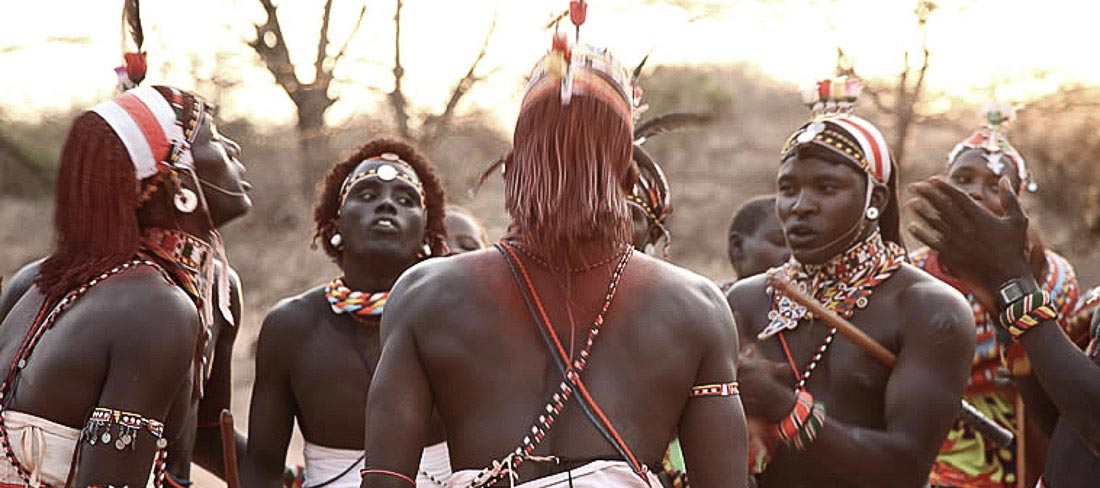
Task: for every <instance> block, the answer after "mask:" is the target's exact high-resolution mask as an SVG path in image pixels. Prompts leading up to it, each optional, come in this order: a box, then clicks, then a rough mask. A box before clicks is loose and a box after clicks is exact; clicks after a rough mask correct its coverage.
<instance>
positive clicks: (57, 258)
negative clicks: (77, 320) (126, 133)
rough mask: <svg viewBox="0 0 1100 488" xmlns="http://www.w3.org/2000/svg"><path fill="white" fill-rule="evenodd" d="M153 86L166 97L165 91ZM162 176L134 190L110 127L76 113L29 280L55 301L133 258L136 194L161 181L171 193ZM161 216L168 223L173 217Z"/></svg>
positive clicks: (187, 99) (130, 169)
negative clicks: (43, 250) (45, 241)
mask: <svg viewBox="0 0 1100 488" xmlns="http://www.w3.org/2000/svg"><path fill="white" fill-rule="evenodd" d="M154 88H155V89H156V90H157V92H159V93H160V94H161V95H162V96H164V97H165V99H170V93H171V89H170V88H167V87H160V86H158V87H154ZM181 93H182V95H183V98H184V104H183V106H185V107H188V106H191V103H192V101H193V100H194V95H192V94H190V93H187V92H182V91H181ZM184 112H186V114H185V115H184V117H191V115H190V111H184ZM184 122H185V123H186V122H187V121H184ZM167 173H168V174H171V173H170V172H167ZM162 174H164V172H158V174H157V175H154V176H152V177H149V178H146V179H145V180H142V181H141V182H140V183H141V186H140V187H139V182H138V181H137V176H136V175H135V172H134V165H133V163H132V162H131V160H130V156H129V153H127V152H126V148H125V146H123V144H122V140H121V139H119V137H118V135H116V134H115V132H114V130H112V129H111V126H110V125H108V124H107V122H106V121H105V120H103V118H101V117H100V116H99V115H98V114H96V113H94V112H92V111H90V110H89V111H86V112H84V113H82V114H80V115H79V116H78V117H77V118H76V120H74V121H73V125H72V127H71V128H70V129H69V134H68V136H67V137H66V138H65V144H64V145H63V146H62V148H61V160H60V164H59V167H58V172H57V186H56V197H55V198H56V204H55V207H54V232H55V248H54V251H53V253H52V254H51V255H50V256H49V257H48V258H47V259H46V260H45V262H43V263H42V268H41V270H40V271H39V273H38V276H37V277H36V278H35V284H36V285H37V286H38V288H39V289H40V290H42V292H43V293H44V294H45V295H46V296H47V297H50V298H59V297H60V296H62V295H63V294H65V293H67V292H69V291H71V290H73V289H75V288H77V287H79V286H81V285H82V284H84V283H86V282H88V281H90V280H91V279H92V278H94V277H95V276H97V275H99V274H101V273H103V272H105V271H108V270H110V269H111V268H114V267H116V266H119V265H121V264H123V263H125V262H127V261H129V260H130V259H131V258H133V257H134V255H135V254H136V253H137V251H138V247H139V246H140V242H141V226H140V223H139V219H138V210H139V209H140V208H142V206H143V204H145V202H143V201H142V200H143V199H142V198H141V196H140V195H139V193H142V194H144V195H146V197H148V196H150V195H151V194H152V192H153V191H156V187H163V186H164V185H163V184H162V183H164V184H167V185H171V186H172V187H173V188H171V189H170V191H163V192H160V193H162V194H167V193H172V192H174V191H175V190H174V185H175V182H174V180H172V179H171V178H161V177H160V176H161V175H162ZM162 180H164V181H162ZM152 196H153V197H155V196H156V195H155V194H152ZM164 198H165V197H163V195H162V196H161V197H160V198H159V199H156V198H154V200H153V201H150V202H148V203H149V204H154V203H155V202H160V203H163V202H165V201H167V200H165V199H164ZM150 206H152V205H150ZM157 210H158V211H159V208H158V209H157ZM166 213H167V214H168V216H169V217H168V218H169V219H171V218H172V217H171V215H174V214H173V213H172V212H171V211H168V212H166Z"/></svg>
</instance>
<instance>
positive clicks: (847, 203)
mask: <svg viewBox="0 0 1100 488" xmlns="http://www.w3.org/2000/svg"><path fill="white" fill-rule="evenodd" d="M866 185H867V177H866V175H865V173H863V172H862V171H860V170H858V169H856V168H855V167H854V166H852V165H849V164H846V163H842V162H833V161H827V160H825V159H822V158H820V157H817V156H812V155H802V156H799V155H795V156H791V157H790V158H787V160H785V161H783V164H782V165H781V166H780V167H779V175H778V178H777V190H778V191H777V195H776V210H777V211H778V215H779V220H780V222H781V224H782V226H783V233H784V235H785V236H786V239H787V245H788V247H789V248H790V250H791V254H792V255H794V257H795V258H797V259H798V260H799V261H800V262H803V263H807V264H820V263H824V262H825V261H827V260H828V259H829V258H831V257H833V256H835V255H837V254H840V253H842V252H844V251H845V250H846V249H847V247H848V246H850V245H851V244H852V243H853V240H854V239H855V236H854V235H852V236H851V237H850V238H849V237H847V235H846V234H854V227H855V226H856V225H858V224H859V222H860V221H861V220H862V218H863V211H864V209H863V206H864V201H865V198H866V190H867V188H866Z"/></svg>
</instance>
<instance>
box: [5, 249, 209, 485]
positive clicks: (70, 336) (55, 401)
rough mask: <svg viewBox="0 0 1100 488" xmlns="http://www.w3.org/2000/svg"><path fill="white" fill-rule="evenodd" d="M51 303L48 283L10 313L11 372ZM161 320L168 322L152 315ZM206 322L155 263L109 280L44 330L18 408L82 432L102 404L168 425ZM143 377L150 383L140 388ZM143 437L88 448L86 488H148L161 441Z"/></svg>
mask: <svg viewBox="0 0 1100 488" xmlns="http://www.w3.org/2000/svg"><path fill="white" fill-rule="evenodd" d="M42 301H43V297H42V295H41V293H39V292H38V289H37V288H32V289H30V290H29V291H27V292H26V293H25V294H24V295H23V296H22V298H20V299H19V300H17V301H16V303H15V305H14V306H13V307H12V308H11V310H10V312H9V313H8V314H7V316H6V317H5V318H4V321H3V325H2V326H0V344H2V346H0V364H2V365H3V374H4V375H7V374H8V371H9V365H10V364H11V362H12V358H13V357H14V356H15V354H16V352H17V350H18V349H19V345H20V343H21V342H22V341H23V338H24V337H25V336H26V334H27V331H28V330H29V329H30V327H31V325H32V323H33V322H34V318H35V316H36V315H37V312H38V310H39V308H40V307H41V304H42ZM154 316H155V317H157V318H158V319H157V320H156V321H150V320H149V317H154ZM197 318H198V316H197V313H196V310H195V307H194V304H193V303H192V302H191V301H190V299H189V298H188V297H187V296H186V295H185V294H184V293H183V292H182V291H180V290H179V289H178V288H176V287H175V286H173V285H170V284H168V283H167V282H166V281H165V280H164V279H163V278H162V277H161V275H160V274H159V272H157V271H154V270H152V269H151V268H148V267H145V266H142V267H139V268H138V269H136V270H133V271H129V272H126V273H123V274H121V275H119V276H116V277H113V278H111V279H108V280H106V281H103V282H102V283H100V284H99V285H97V286H95V287H93V288H91V289H90V290H89V291H88V292H87V293H86V294H85V295H84V296H83V297H82V298H80V299H79V300H78V301H77V302H76V303H75V305H73V306H72V307H71V308H69V309H68V310H67V311H66V312H65V313H63V314H62V315H61V316H60V318H59V319H58V320H57V321H56V322H55V324H54V326H53V327H52V328H51V329H50V330H49V331H48V332H46V334H45V335H44V336H43V338H42V340H41V342H40V343H39V345H38V347H37V348H36V349H35V350H34V352H33V354H32V355H31V357H30V359H28V361H27V366H26V368H25V369H24V370H23V372H22V373H21V374H20V377H19V381H18V383H17V384H16V391H15V393H14V397H13V399H12V400H11V402H10V404H9V406H8V408H10V409H12V410H17V411H21V412H26V413H30V414H33V415H36V416H39V417H44V418H46V419H49V420H52V421H54V422H57V423H61V424H64V425H67V426H69V427H72V428H77V429H79V428H81V427H83V426H84V424H85V423H86V422H87V419H88V415H89V414H90V412H91V410H92V408H94V407H96V406H103V407H109V408H117V409H120V410H126V411H131V412H137V413H140V414H142V415H144V416H145V417H148V418H153V419H157V420H161V421H163V420H164V419H165V418H166V417H167V413H168V410H169V406H170V404H171V399H172V397H173V395H174V394H175V393H176V392H178V391H179V390H180V388H182V387H183V385H184V383H186V382H185V378H186V377H187V376H188V371H189V368H190V366H191V356H192V355H191V352H192V351H193V350H194V349H193V348H194V341H195V328H196V327H197ZM151 330H155V331H156V332H157V333H155V334H153V333H151ZM135 383H137V384H140V385H143V388H142V389H140V390H136V391H135V389H134V388H133V385H134V384H135ZM166 427H167V431H166V433H165V435H166V436H167V437H168V438H169V439H172V438H175V437H178V436H179V429H180V425H179V424H174V423H166ZM137 442H138V445H137V449H136V450H134V451H131V450H129V449H127V450H123V451H119V450H116V449H114V448H113V447H111V448H107V447H103V446H96V447H90V446H87V445H83V446H82V447H81V457H80V461H79V463H78V465H77V476H76V483H77V485H79V486H84V485H87V484H89V483H94V482H97V480H101V481H102V480H110V481H114V482H116V483H117V482H118V481H119V480H126V481H127V482H128V483H130V484H131V485H143V484H144V480H145V479H146V477H147V476H148V473H149V469H150V466H151V465H152V460H153V457H152V453H153V451H154V449H155V447H154V439H153V437H152V436H151V435H149V434H148V433H143V434H141V435H138V436H137Z"/></svg>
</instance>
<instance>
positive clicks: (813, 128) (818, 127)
mask: <svg viewBox="0 0 1100 488" xmlns="http://www.w3.org/2000/svg"><path fill="white" fill-rule="evenodd" d="M822 132H825V123H824V122H814V123H812V124H810V126H809V127H806V130H805V131H803V132H802V133H801V134H799V135H798V142H800V143H806V142H810V141H812V140H814V137H817V135H818V134H820V133H822Z"/></svg>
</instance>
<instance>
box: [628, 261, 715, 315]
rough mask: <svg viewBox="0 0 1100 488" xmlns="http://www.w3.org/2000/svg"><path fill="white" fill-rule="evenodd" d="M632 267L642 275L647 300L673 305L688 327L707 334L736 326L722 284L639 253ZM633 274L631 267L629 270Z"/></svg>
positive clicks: (643, 292) (641, 293)
mask: <svg viewBox="0 0 1100 488" xmlns="http://www.w3.org/2000/svg"><path fill="white" fill-rule="evenodd" d="M632 259H633V262H632V263H631V266H632V267H635V271H636V272H638V273H639V274H641V275H642V277H643V279H642V280H640V281H642V283H643V284H642V285H641V286H645V287H646V288H647V289H645V290H640V296H641V297H643V300H646V299H649V301H651V302H652V303H662V304H665V305H666V306H669V307H672V309H673V310H674V311H675V313H676V314H677V315H678V316H679V317H680V319H681V320H680V322H681V323H682V324H683V325H684V326H685V327H693V328H698V329H700V330H701V331H702V332H704V333H708V332H716V330H715V328H718V329H722V333H725V330H726V329H732V324H733V322H732V318H733V315H732V314H731V313H730V308H729V304H728V303H726V298H725V296H724V295H723V294H722V291H721V290H719V289H718V285H717V284H716V283H715V282H714V281H713V280H711V279H709V278H707V277H705V276H702V275H700V274H697V273H695V272H693V271H691V270H688V269H686V268H682V267H680V266H676V265H674V264H672V263H669V262H666V261H664V260H661V259H657V258H654V257H651V256H647V255H644V254H641V253H635V255H634V257H633V258H632ZM627 273H630V269H628V270H627Z"/></svg>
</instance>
